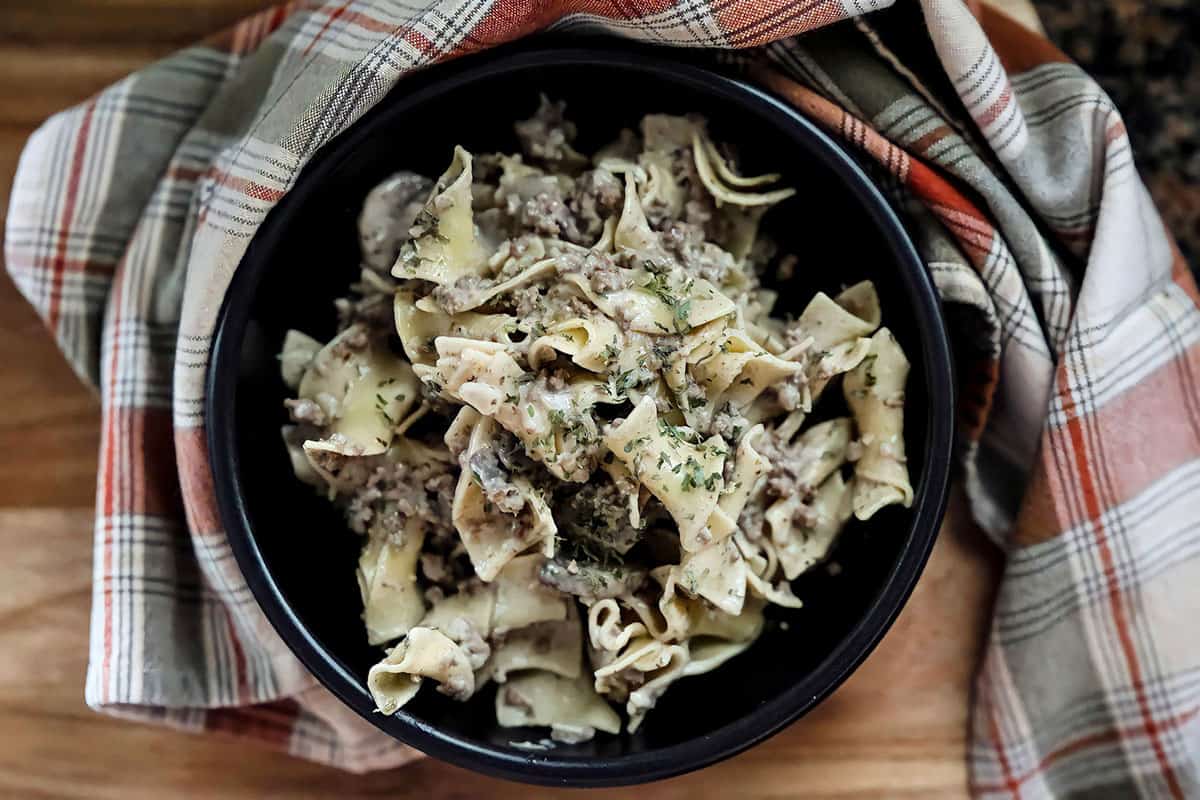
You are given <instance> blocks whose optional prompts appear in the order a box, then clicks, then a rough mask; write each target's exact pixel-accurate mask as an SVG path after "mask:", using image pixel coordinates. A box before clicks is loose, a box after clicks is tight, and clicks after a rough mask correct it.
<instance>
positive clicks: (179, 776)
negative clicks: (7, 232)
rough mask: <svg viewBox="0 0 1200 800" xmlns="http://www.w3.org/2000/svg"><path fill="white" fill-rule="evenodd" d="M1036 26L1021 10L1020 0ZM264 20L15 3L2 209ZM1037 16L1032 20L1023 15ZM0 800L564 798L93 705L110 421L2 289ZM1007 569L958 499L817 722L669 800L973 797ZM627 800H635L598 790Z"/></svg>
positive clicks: (66, 0)
mask: <svg viewBox="0 0 1200 800" xmlns="http://www.w3.org/2000/svg"><path fill="white" fill-rule="evenodd" d="M1014 1H1015V2H1016V4H1017V5H1018V11H1021V12H1023V13H1026V14H1027V12H1028V7H1027V6H1025V5H1024V3H1025V0H1014ZM262 5H264V3H263V2H262V0H207V2H199V1H197V2H193V3H187V2H185V0H109V1H108V2H102V0H57V1H56V2H55V3H54V4H53V12H49V11H48V8H50V6H49V5H48V4H47V3H46V2H44V0H42V1H40V2H35V0H7V2H5V3H4V4H3V8H0V203H3V205H2V206H0V210H4V209H6V208H7V200H8V193H9V187H10V185H11V180H12V174H13V171H14V169H15V166H16V161H17V157H18V154H19V152H20V148H21V146H22V143H23V142H24V140H25V139H26V137H27V136H28V135H29V134H30V133H31V132H32V130H33V129H34V128H35V127H36V126H37V125H38V124H39V123H40V122H41V121H42V120H43V119H45V117H47V116H48V115H50V114H51V113H53V112H55V111H57V110H59V109H61V108H64V107H66V106H68V105H71V104H73V103H76V102H78V101H80V100H82V99H84V98H85V97H87V96H88V95H90V94H92V93H94V92H95V91H97V90H99V89H100V88H102V87H103V86H105V85H106V84H108V83H110V82H112V81H113V80H116V79H117V78H119V77H121V76H122V75H124V74H126V73H128V72H130V71H132V70H134V69H136V68H138V67H139V66H140V65H142V64H144V63H145V62H147V61H149V60H151V59H153V58H156V57H158V56H161V55H163V54H165V53H167V52H169V51H171V50H173V49H175V48H176V47H178V46H180V45H182V44H186V43H188V42H189V41H192V40H194V39H196V38H198V37H199V36H201V35H204V34H206V33H208V32H211V31H214V30H217V29H219V28H220V27H222V26H223V25H225V24H227V23H228V22H230V21H232V20H234V19H236V18H238V17H239V16H241V15H243V14H245V13H247V12H248V11H250V10H253V9H255V8H257V7H260V6H262ZM1026 18H1028V16H1027V17H1026ZM0 365H3V366H2V367H0V387H2V388H3V395H4V396H5V397H8V398H9V402H10V403H11V405H10V406H9V412H8V413H7V414H5V415H4V416H3V418H0V453H3V457H2V458H0V586H3V587H4V588H3V591H0V742H2V743H3V746H2V747H0V796H4V797H86V798H102V797H112V798H141V797H146V798H160V797H163V796H199V795H203V796H221V797H246V798H250V797H255V798H257V797H265V796H297V797H306V796H311V797H318V796H321V797H324V796H337V797H358V796H388V797H394V798H407V797H414V798H416V797H420V798H425V799H426V800H441V799H442V798H446V799H448V798H474V797H483V796H487V797H495V798H508V797H512V798H517V797H520V798H534V797H551V796H558V795H562V794H563V793H564V792H562V791H558V792H555V791H552V790H539V789H534V788H530V787H524V786H519V785H516V784H511V783H505V782H501V781H495V780H491V779H488V778H483V777H480V776H477V775H474V774H471V773H468V772H465V771H463V770H460V769H456V768H454V767H451V766H448V765H446V764H442V763H439V762H436V761H433V760H426V761H424V762H421V763H418V764H414V765H410V766H407V767H404V768H401V769H398V770H394V771H390V772H385V773H379V774H374V775H368V776H353V775H347V774H344V773H341V772H338V771H336V770H333V769H328V768H324V767H320V766H316V765H313V764H309V763H306V762H303V761H299V760H295V759H292V758H289V757H287V756H284V755H281V754H278V753H273V752H269V751H267V750H264V749H258V748H254V747H247V746H246V745H245V744H244V743H240V742H235V741H230V740H223V739H220V738H216V737H211V736H210V737H199V736H189V735H186V734H180V733H175V732H171V731H166V730H162V729H159V728H155V727H150V726H144V725H138V724H132V723H127V722H121V721H117V720H114V719H111V718H109V717H106V716H101V715H98V714H94V713H92V712H91V711H89V710H88V709H87V707H86V706H85V705H84V703H83V680H84V671H85V668H86V658H87V636H88V615H89V608H90V584H91V553H92V530H91V525H92V511H91V505H92V500H93V492H94V480H95V468H96V451H97V446H98V431H99V406H98V402H97V400H96V397H95V396H94V394H93V393H92V392H91V391H90V390H88V389H86V388H84V387H83V386H82V385H80V383H79V382H78V381H77V380H76V379H75V377H74V376H73V375H72V374H71V371H70V370H69V369H68V368H67V366H66V364H65V363H64V362H63V361H62V360H61V358H60V357H59V356H58V353H57V351H56V350H55V348H54V345H53V343H52V342H51V340H50V338H49V337H48V336H47V335H46V333H45V331H44V330H43V329H42V327H41V324H40V323H39V321H38V320H37V318H36V317H35V316H34V314H33V312H32V311H31V310H30V309H29V307H28V306H27V305H26V304H25V302H24V301H23V300H22V299H21V298H20V297H19V296H18V294H17V292H16V290H15V288H14V287H13V285H12V283H11V282H10V281H9V280H8V278H7V276H5V277H3V278H0ZM997 571H998V565H997V559H996V555H995V553H994V552H993V551H992V550H991V549H990V547H989V546H988V545H987V544H986V543H985V542H984V541H983V540H982V538H981V536H980V535H979V534H978V533H977V532H976V531H975V530H974V528H973V527H972V526H971V525H970V524H969V523H968V522H967V521H966V515H965V513H964V509H963V505H962V502H961V499H960V498H957V497H956V498H954V499H953V501H952V507H951V514H950V516H949V518H948V522H947V524H946V526H945V528H944V529H943V531H942V536H941V538H940V540H939V541H938V544H937V547H936V548H935V550H934V553H933V557H932V559H931V561H930V563H929V566H928V568H927V569H926V571H925V575H924V577H923V578H922V580H921V582H920V585H919V586H918V587H917V590H916V592H915V594H914V596H913V598H912V601H911V602H910V603H909V605H908V607H907V608H906V610H905V611H904V613H903V614H902V615H901V617H900V619H899V620H898V622H897V623H896V625H895V627H894V628H893V629H892V631H891V633H889V634H888V636H887V638H886V639H885V640H884V641H883V643H882V644H881V645H880V647H879V648H878V650H877V651H876V652H875V653H874V654H873V655H872V656H871V658H870V659H869V660H868V661H867V662H866V664H865V665H864V666H863V667H862V668H861V669H860V670H859V671H858V672H857V673H856V674H855V675H854V677H852V678H851V679H850V680H849V681H848V682H847V683H846V685H845V686H844V687H843V688H842V689H840V690H839V691H838V692H837V693H836V694H835V695H834V696H833V697H832V698H830V699H829V700H828V701H827V702H825V703H824V704H822V705H821V706H820V708H818V709H817V710H816V711H815V712H814V713H813V714H811V715H810V716H808V717H807V718H805V719H804V720H802V721H800V722H798V723H797V724H795V725H793V726H792V727H791V728H789V729H788V730H786V731H785V732H783V733H781V734H780V735H778V736H776V737H775V738H773V739H771V740H770V741H768V742H767V743H765V744H763V745H761V746H759V747H756V748H754V749H753V750H751V751H749V752H747V753H745V754H743V755H741V756H738V757H737V758H734V759H732V760H730V761H727V762H725V763H723V764H720V765H718V766H715V767H712V768H710V769H707V770H704V771H703V772H701V773H698V774H693V775H690V776H684V777H681V778H676V779H673V780H669V781H663V782H660V783H657V784H653V785H651V786H649V787H645V788H642V789H638V790H637V794H638V796H639V797H643V798H646V800H670V799H672V798H685V797H686V798H689V800H700V799H701V798H720V799H721V800H727V798H731V797H738V798H784V797H838V798H846V797H870V798H875V797H885V796H886V797H899V796H913V797H922V798H932V797H961V796H963V795H965V793H966V766H965V755H966V741H967V727H968V708H969V704H968V698H969V693H970V686H971V679H972V674H973V672H974V668H975V666H976V663H977V661H978V657H979V652H980V648H981V644H982V639H983V636H984V632H985V628H986V619H987V615H988V609H989V607H990V603H991V595H992V592H993V587H994V586H995V581H996V575H997ZM590 794H591V795H592V796H596V797H600V796H603V797H613V798H616V797H629V796H631V792H630V791H628V790H615V791H611V792H600V791H597V792H592V793H590Z"/></svg>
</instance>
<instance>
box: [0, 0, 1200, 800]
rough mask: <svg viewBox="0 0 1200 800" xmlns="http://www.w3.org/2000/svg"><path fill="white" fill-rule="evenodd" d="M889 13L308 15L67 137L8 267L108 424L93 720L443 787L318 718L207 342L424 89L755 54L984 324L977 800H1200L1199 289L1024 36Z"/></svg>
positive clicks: (979, 330)
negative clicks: (564, 50)
mask: <svg viewBox="0 0 1200 800" xmlns="http://www.w3.org/2000/svg"><path fill="white" fill-rule="evenodd" d="M888 4H889V2H888V0H797V1H796V2H784V1H783V0H764V1H762V2H744V1H743V0H719V2H718V1H717V0H676V1H675V2H671V1H670V0H646V1H645V2H630V3H614V4H605V3H594V2H582V1H578V2H577V0H564V1H563V2H560V3H552V4H525V3H522V2H519V0H440V2H439V1H438V0H434V2H432V3H431V4H429V5H426V6H424V7H417V6H412V5H406V4H402V3H391V2H382V1H381V0H352V1H351V2H341V3H328V4H325V5H322V6H320V7H315V8H314V7H312V6H311V5H305V6H304V7H301V6H300V5H298V4H289V5H284V6H280V7H278V8H275V9H273V10H270V11H267V12H265V13H263V14H260V15H258V16H255V17H252V18H250V19H247V20H245V21H244V22H242V23H241V24H239V25H238V26H236V27H235V28H233V29H232V30H231V31H229V32H228V33H226V34H225V35H223V36H221V37H219V38H217V39H214V40H212V41H209V42H207V43H205V44H202V45H199V46H196V47H193V48H190V49H188V50H185V51H183V52H180V53H179V54H177V55H175V56H173V57H171V58H168V59H167V60H165V61H163V62H160V63H158V64H155V65H153V66H151V67H148V68H146V69H145V70H143V71H141V72H139V73H137V74H135V75H132V76H130V77H129V78H127V79H125V80H123V81H121V82H120V83H118V84H116V85H114V86H113V87H111V88H109V89H107V90H106V91H104V92H102V93H101V94H99V95H98V96H96V97H95V98H93V99H92V100H90V101H88V102H86V103H84V104H82V105H81V106H78V107H76V108H73V109H70V110H68V111H65V112H63V113H61V114H59V115H57V116H55V117H54V118H52V119H51V120H50V121H49V122H47V123H46V124H45V125H44V126H43V127H42V128H41V129H40V130H39V131H38V132H37V133H36V134H35V135H34V136H33V137H32V138H31V140H30V142H29V144H28V147H27V149H26V151H25V153H24V155H23V157H22V158H21V162H20V167H19V170H18V174H17V178H16V183H15V187H14V190H13V197H12V201H11V211H10V216H9V219H8V229H7V239H6V254H5V255H6V258H7V263H8V268H9V270H10V271H11V273H12V275H13V278H14V279H15V281H16V283H17V285H18V286H19V287H20V288H21V290H22V291H23V292H24V293H25V295H26V296H27V297H28V298H29V300H30V302H31V303H33V305H34V306H35V307H36V308H37V309H38V311H39V312H40V313H41V314H42V316H43V317H44V319H45V321H46V324H47V325H48V327H49V328H50V330H51V332H52V333H53V334H54V336H56V337H57V339H58V342H59V344H60V346H61V347H62V349H63V351H64V352H65V354H66V356H67V357H68V358H69V359H70V361H71V363H72V364H73V365H74V366H75V368H76V369H77V370H78V372H79V373H80V375H81V376H83V378H84V379H86V380H87V381H89V382H90V383H92V384H95V385H97V386H98V387H99V389H100V393H101V396H102V398H103V443H102V449H101V454H100V479H99V489H98V493H97V498H98V500H97V514H96V532H95V585H94V606H93V612H92V633H91V662H90V668H89V671H88V678H87V700H88V702H89V703H90V704H91V705H92V706H93V707H94V708H96V709H99V710H102V711H105V712H108V713H113V714H119V715H124V716H129V717H135V718H139V719H153V720H158V721H161V722H164V723H168V724H172V725H176V726H180V727H184V728H188V729H195V730H222V731H228V732H234V733H239V734H244V735H246V736H248V737H252V738H255V739H260V740H265V741H268V742H271V743H274V744H276V745H278V746H280V747H283V748H286V749H287V750H288V751H289V752H292V753H295V754H298V755H301V756H304V757H307V758H311V759H316V760H320V761H324V762H328V763H331V764H336V765H339V766H342V767H345V768H348V769H352V770H368V769H375V768H380V767H385V766H391V765H395V764H399V763H401V762H403V761H405V760H407V759H410V758H413V757H414V756H415V755H416V753H415V752H414V751H412V750H409V749H407V748H404V747H402V746H400V745H398V744H396V743H394V742H392V741H391V740H388V739H386V738H384V737H383V735H382V734H380V733H378V732H377V731H375V730H374V729H373V728H372V727H370V726H369V725H368V724H367V723H365V722H363V721H361V720H359V719H358V718H357V717H355V716H353V714H352V713H351V712H349V711H348V710H347V709H345V708H344V707H342V706H341V705H340V704H339V703H338V702H337V701H335V700H334V699H333V698H332V697H331V696H330V695H328V694H327V693H326V692H325V691H324V690H323V689H322V688H320V687H319V686H317V685H316V683H315V682H314V680H313V678H312V677H311V676H310V675H309V674H307V673H306V672H305V670H304V669H303V668H302V667H301V666H300V665H299V664H298V662H297V661H296V660H295V659H294V658H293V657H292V655H291V654H290V653H289V652H288V650H287V649H286V647H285V646H284V645H283V644H282V643H281V641H280V640H279V638H278V637H277V636H276V635H275V633H274V632H273V631H272V629H271V628H270V626H269V625H268V623H267V622H266V620H265V619H264V617H263V615H262V614H261V613H260V612H259V610H258V608H257V607H256V606H255V603H254V601H253V599H252V597H251V596H250V593H249V591H248V590H247V588H246V584H245V581H244V580H243V578H242V576H241V574H240V573H239V572H238V570H237V567H236V565H235V563H234V561H233V559H232V558H231V556H230V551H229V547H228V544H227V542H226V540H225V536H224V534H223V533H222V530H221V526H220V523H219V521H218V518H217V514H216V510H215V505H214V500H213V493H212V487H211V485H210V476H209V469H208V465H207V462H206V453H205V444H204V418H203V401H204V398H203V378H204V372H205V367H206V365H207V362H208V349H209V344H210V334H211V332H212V328H213V321H214V317H215V316H216V313H217V309H218V307H219V305H220V302H221V297H222V293H223V292H224V291H225V288H226V286H227V284H228V282H229V279H230V275H231V274H232V272H233V270H234V269H235V268H236V267H237V264H238V260H239V258H240V257H241V255H242V253H243V252H244V250H245V248H246V245H247V243H248V242H249V240H250V238H251V236H253V234H254V231H255V229H256V228H257V227H258V225H259V223H260V222H261V221H262V219H263V217H264V215H265V214H266V213H267V211H268V210H269V209H270V208H271V206H272V205H273V204H274V203H275V202H276V201H277V200H278V199H279V198H280V197H281V196H282V195H283V194H284V193H285V192H286V191H287V190H288V188H289V186H291V184H292V182H293V181H294V180H295V177H296V175H297V173H298V171H299V169H300V167H301V166H302V165H303V164H304V163H305V162H306V161H307V160H308V158H309V157H310V156H312V154H313V153H314V152H315V151H316V150H317V149H318V148H319V147H320V146H321V145H323V144H324V143H326V142H327V141H329V140H330V138H331V137H333V136H334V135H335V134H337V133H338V132H339V131H341V130H343V129H345V128H346V126H347V125H349V124H350V123H352V122H353V121H354V120H355V119H357V118H358V117H359V116H360V115H361V114H362V113H363V112H364V111H366V110H367V109H368V108H370V107H371V106H372V105H373V104H374V103H376V102H378V101H379V100H381V99H382V98H383V97H384V95H385V94H387V92H388V91H390V90H391V89H392V88H393V87H394V86H395V85H396V84H397V83H398V82H399V81H400V80H401V79H402V78H403V76H404V75H405V74H406V73H408V72H410V71H412V70H415V69H419V68H422V67H425V66H427V65H429V64H432V63H434V62H438V61H445V60H447V59H451V58H454V57H457V56H461V55H463V54H466V53H470V52H473V51H477V50H481V49H484V48H487V47H489V46H491V45H494V44H498V43H501V42H505V41H509V40H512V39H515V38H517V37H520V36H522V35H524V34H526V33H529V32H532V31H535V30H539V29H542V28H545V27H547V26H552V27H555V28H558V29H570V30H588V31H590V32H596V31H604V32H608V33H610V34H612V35H617V36H624V37H629V38H634V39H640V40H643V41H647V42H653V43H659V44H664V45H677V46H689V47H705V48H713V49H716V50H729V49H735V48H736V49H738V50H739V51H740V56H739V57H737V58H732V59H731V58H728V57H726V58H725V59H724V61H725V62H726V66H727V68H731V69H734V68H744V69H748V70H749V71H750V73H751V74H752V75H754V76H756V77H757V78H758V79H759V80H761V81H763V82H765V83H766V84H767V85H768V86H769V87H770V88H771V89H772V90H774V91H775V92H777V93H778V94H779V95H781V96H783V97H785V98H786V99H787V100H789V101H790V102H792V103H794V104H796V105H797V106H798V107H799V108H801V109H802V110H803V111H804V113H806V114H808V115H809V116H811V117H812V118H813V119H815V120H816V121H817V122H819V123H820V124H821V125H823V126H824V127H826V128H827V129H828V130H830V131H832V132H833V133H834V134H836V135H838V136H840V137H841V138H842V139H843V140H844V141H845V143H846V144H847V146H848V147H850V148H852V149H854V150H855V151H857V152H858V153H859V154H860V155H861V157H862V159H863V160H864V161H865V162H867V163H869V164H871V165H872V166H873V169H874V170H875V172H876V175H877V176H878V177H879V180H880V181H881V183H882V184H883V185H884V186H885V187H886V188H887V189H888V191H889V192H890V193H891V195H892V197H893V198H894V200H895V202H896V203H897V205H898V206H899V207H900V208H901V209H902V210H903V211H904V212H905V214H906V217H907V219H908V222H909V224H910V228H911V230H912V232H913V235H914V237H915V238H916V240H917V243H918V246H919V248H920V251H921V253H922V254H923V257H924V259H925V261H926V263H927V265H928V268H929V270H930V273H931V274H932V275H933V277H934V279H935V281H936V283H937V286H938V289H939V291H940V292H941V294H942V297H943V300H944V304H945V310H946V313H947V316H948V317H949V319H950V321H951V324H952V326H953V338H954V343H955V347H956V351H957V352H956V356H957V359H958V362H959V369H960V377H961V379H962V381H963V388H962V398H963V403H962V408H961V419H960V426H961V427H960V431H961V434H962V444H963V446H962V450H961V453H960V456H961V458H960V465H961V475H962V480H963V481H964V482H965V484H966V488H967V491H968V495H969V497H970V500H971V504H972V508H973V511H974V514H975V516H976V518H977V519H978V521H979V523H980V524H981V525H982V526H983V527H984V528H985V529H986V530H987V531H988V532H989V534H990V535H991V536H993V537H994V539H995V540H996V541H997V542H998V543H999V544H1000V545H1001V547H1003V549H1004V551H1005V553H1006V555H1007V568H1006V570H1005V574H1004V579H1003V583H1002V586H1001V588H1000V595H999V600H998V603H997V606H996V612H995V619H994V621H993V623H992V628H991V634H990V638H989V642H988V648H987V654H986V659H985V661H984V664H983V667H982V670H981V673H980V675H979V680H978V686H977V692H976V699H975V708H974V715H973V744H972V747H971V750H970V759H971V765H972V788H973V791H974V793H975V794H976V795H978V796H980V797H1044V796H1065V795H1081V796H1082V795H1087V796H1089V797H1091V796H1097V795H1099V794H1103V795H1104V796H1112V797H1129V796H1134V795H1140V796H1144V797H1175V798H1179V797H1184V796H1185V795H1189V794H1190V795H1193V796H1194V795H1195V794H1196V793H1197V792H1200V719H1198V718H1197V712H1198V711H1200V640H1198V637H1197V628H1196V620H1197V619H1198V618H1200V524H1197V522H1196V519H1197V514H1196V511H1195V506H1193V505H1192V503H1193V502H1194V501H1195V499H1196V498H1197V496H1198V495H1197V490H1198V489H1200V394H1198V393H1197V376H1198V375H1200V344H1198V342H1200V313H1198V312H1197V291H1196V287H1195V285H1194V284H1193V282H1192V279H1191V277H1190V275H1189V273H1188V270H1187V268H1186V267H1185V265H1184V264H1183V262H1182V258H1181V257H1180V256H1179V255H1178V252H1177V250H1176V249H1175V247H1174V245H1173V243H1172V240H1171V238H1170V236H1169V235H1168V234H1167V232H1166V231H1165V230H1164V228H1163V225H1162V223H1161V221H1160V219H1159V216H1158V214H1157V213H1156V211H1155V209H1154V207H1153V205H1152V203H1151V201H1150V199H1149V197H1148V196H1147V193H1146V190H1145V189H1144V188H1143V185H1142V183H1141V181H1140V180H1139V178H1138V175H1137V172H1136V171H1135V169H1134V166H1133V162H1132V158H1131V155H1130V147H1129V140H1128V137H1127V135H1126V131H1125V127H1124V125H1123V124H1122V122H1121V118H1120V116H1119V115H1118V113H1117V111H1116V110H1115V109H1114V108H1113V106H1112V104H1111V103H1110V101H1109V100H1108V98H1107V97H1106V96H1105V95H1104V93H1103V92H1102V91H1101V90H1100V89H1099V88H1098V87H1097V86H1096V84H1095V83H1093V82H1092V81H1091V80H1090V79H1089V78H1088V77H1087V75H1085V74H1084V73H1083V72H1081V71H1080V69H1079V68H1078V67H1076V66H1075V65H1074V64H1072V63H1070V62H1069V61H1068V60H1067V59H1066V57H1064V56H1063V55H1062V54H1061V53H1060V52H1058V51H1057V50H1055V49H1054V48H1053V47H1052V46H1051V45H1049V44H1048V43H1047V42H1046V41H1045V40H1043V39H1041V38H1040V37H1038V36H1036V35H1034V34H1031V33H1030V32H1029V31H1027V30H1025V29H1023V28H1021V27H1020V26H1018V25H1017V24H1016V23H1014V22H1012V21H1011V20H1009V19H1007V18H1006V17H1004V16H1001V15H999V14H998V13H996V12H993V11H987V10H984V11H982V12H980V14H979V16H978V17H977V16H975V15H973V14H972V13H971V11H970V10H969V9H968V7H967V6H966V5H964V4H963V3H962V2H960V0H923V2H922V3H921V7H922V10H923V15H924V17H923V23H922V22H921V20H920V18H919V17H918V16H917V15H916V13H915V10H913V9H910V12H911V17H912V19H913V20H915V21H916V22H917V25H916V26H914V27H911V28H908V29H906V28H904V27H903V26H898V27H896V26H889V25H886V24H885V22H886V19H885V18H886V17H888V16H894V15H895V14H896V13H897V12H895V11H889V12H882V13H881V14H873V13H868V12H875V11H877V10H879V9H881V8H882V7H884V6H886V5H888ZM855 16H857V17H858V19H857V20H855V21H853V22H845V23H842V24H834V23H838V22H839V21H841V20H843V19H846V18H850V17H855ZM897 30H898V31H900V33H899V34H897V32H896V31H897ZM800 34H803V35H800ZM1189 508H1192V509H1193V510H1192V511H1191V512H1189V511H1188V509H1189Z"/></svg>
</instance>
